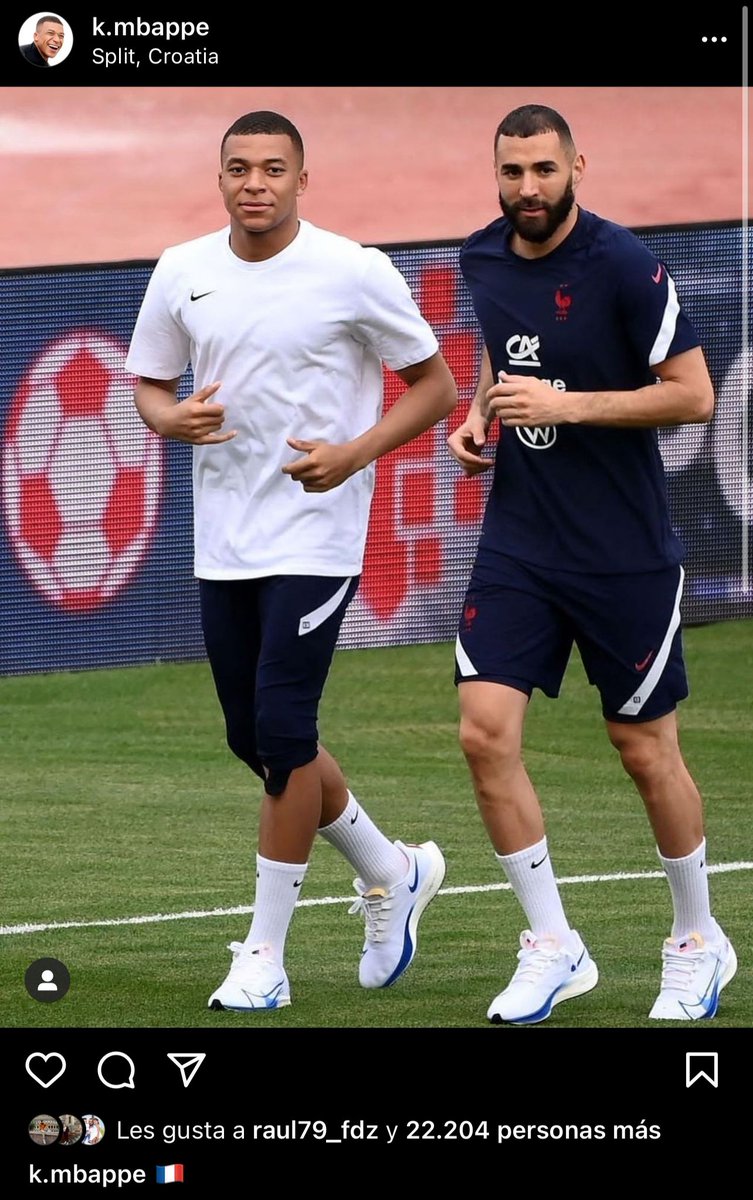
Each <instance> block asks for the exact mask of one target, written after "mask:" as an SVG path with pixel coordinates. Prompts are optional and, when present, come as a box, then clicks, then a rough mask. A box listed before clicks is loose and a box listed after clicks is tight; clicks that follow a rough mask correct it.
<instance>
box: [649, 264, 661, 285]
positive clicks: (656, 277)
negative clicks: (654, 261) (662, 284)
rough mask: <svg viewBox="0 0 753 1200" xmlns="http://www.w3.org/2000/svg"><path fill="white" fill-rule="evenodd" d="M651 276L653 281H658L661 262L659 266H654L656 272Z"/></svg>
mask: <svg viewBox="0 0 753 1200" xmlns="http://www.w3.org/2000/svg"><path fill="white" fill-rule="evenodd" d="M651 278H652V279H653V281H654V283H658V282H659V280H660V279H661V263H659V266H658V267H657V268H656V274H655V275H652V276H651Z"/></svg>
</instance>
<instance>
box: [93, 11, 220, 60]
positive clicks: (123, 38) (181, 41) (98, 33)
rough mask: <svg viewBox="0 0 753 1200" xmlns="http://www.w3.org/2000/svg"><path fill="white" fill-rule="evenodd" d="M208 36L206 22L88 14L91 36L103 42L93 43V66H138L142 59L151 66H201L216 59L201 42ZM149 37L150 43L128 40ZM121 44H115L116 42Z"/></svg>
mask: <svg viewBox="0 0 753 1200" xmlns="http://www.w3.org/2000/svg"><path fill="white" fill-rule="evenodd" d="M208 35H209V22H208V21H150V20H147V19H146V18H145V17H132V18H130V20H127V21H112V20H109V19H108V18H102V19H100V18H99V17H92V38H93V40H94V41H95V42H97V41H99V40H100V39H101V40H102V41H105V42H106V43H107V44H106V45H103V46H94V48H93V50H92V62H93V64H94V65H95V66H99V67H104V68H105V69H107V68H108V67H115V66H131V67H140V66H141V63H142V61H144V62H147V63H150V64H151V65H152V66H160V65H162V66H187V67H191V66H205V65H208V64H215V63H218V62H219V61H220V56H219V52H218V51H217V50H213V49H210V48H209V47H208V46H207V45H203V44H202V43H201V40H200V39H201V38H206V37H208ZM135 38H149V39H150V40H151V41H152V43H153V44H152V45H148V44H145V43H144V42H138V43H137V44H136V45H129V44H128V43H129V42H130V40H131V39H135ZM119 42H120V43H122V44H120V45H118V43H119Z"/></svg>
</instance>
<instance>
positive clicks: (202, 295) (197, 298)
mask: <svg viewBox="0 0 753 1200" xmlns="http://www.w3.org/2000/svg"><path fill="white" fill-rule="evenodd" d="M216 290H217V289H216V288H212V290H211V291H210V292H199V294H198V296H194V294H193V292H191V299H192V300H203V299H204V297H205V296H213V295H214V293H215V292H216Z"/></svg>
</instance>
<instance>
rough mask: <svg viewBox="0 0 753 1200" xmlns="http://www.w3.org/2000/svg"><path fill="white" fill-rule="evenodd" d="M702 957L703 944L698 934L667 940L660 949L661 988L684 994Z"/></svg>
mask: <svg viewBox="0 0 753 1200" xmlns="http://www.w3.org/2000/svg"><path fill="white" fill-rule="evenodd" d="M703 956H704V942H703V938H702V937H701V935H700V934H699V933H690V934H688V936H687V937H685V938H681V939H678V938H667V940H666V941H665V943H664V946H663V948H662V970H661V986H662V988H671V989H672V990H673V991H681V992H686V991H688V990H689V988H690V986H691V984H692V982H693V977H694V975H695V973H696V971H697V969H698V967H699V965H700V963H701V960H702V958H703Z"/></svg>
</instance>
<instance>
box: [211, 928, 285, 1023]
mask: <svg viewBox="0 0 753 1200" xmlns="http://www.w3.org/2000/svg"><path fill="white" fill-rule="evenodd" d="M228 950H232V952H233V965H232V966H231V968H230V971H229V972H228V975H227V978H226V979H225V981H224V982H223V983H221V984H220V986H219V987H218V988H217V991H216V992H212V995H211V996H210V997H209V1001H208V1004H207V1007H208V1008H213V1009H215V1010H216V1011H219V1010H221V1009H224V1008H229V1009H234V1010H235V1011H237V1012H251V1011H252V1010H254V1009H259V1008H284V1007H285V1005H286V1004H290V984H289V983H288V977H287V975H286V974H285V971H284V969H283V968H282V967H281V966H280V964H279V963H278V962H275V960H274V958H273V957H272V950H271V947H270V946H267V945H258V946H245V945H244V944H243V943H242V942H231V943H230V945H229V946H228Z"/></svg>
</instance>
